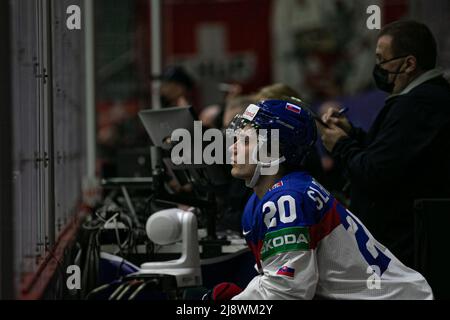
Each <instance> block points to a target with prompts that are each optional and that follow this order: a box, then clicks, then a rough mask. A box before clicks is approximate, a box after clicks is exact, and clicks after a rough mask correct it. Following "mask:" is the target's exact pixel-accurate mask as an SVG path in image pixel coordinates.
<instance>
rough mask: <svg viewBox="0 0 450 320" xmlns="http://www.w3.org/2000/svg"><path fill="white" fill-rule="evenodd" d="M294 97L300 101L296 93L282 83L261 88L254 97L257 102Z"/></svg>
mask: <svg viewBox="0 0 450 320" xmlns="http://www.w3.org/2000/svg"><path fill="white" fill-rule="evenodd" d="M286 97H294V98H298V99H300V95H299V94H298V92H297V91H295V90H294V89H292V88H291V87H289V86H288V85H285V84H283V83H275V84H272V85H269V86H266V87H263V88H261V89H260V90H259V91H258V92H257V93H256V95H255V98H256V100H257V101H261V100H268V99H283V98H286Z"/></svg>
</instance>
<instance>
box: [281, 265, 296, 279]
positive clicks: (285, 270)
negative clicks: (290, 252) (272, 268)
mask: <svg viewBox="0 0 450 320" xmlns="http://www.w3.org/2000/svg"><path fill="white" fill-rule="evenodd" d="M277 274H279V275H282V276H287V277H291V278H293V277H294V274H295V269H293V268H289V267H287V266H284V267H281V268H280V269H278V271H277Z"/></svg>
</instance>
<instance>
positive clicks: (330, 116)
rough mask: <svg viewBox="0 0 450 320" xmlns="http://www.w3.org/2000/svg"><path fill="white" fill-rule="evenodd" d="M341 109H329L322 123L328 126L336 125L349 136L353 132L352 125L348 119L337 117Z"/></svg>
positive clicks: (341, 116)
mask: <svg viewBox="0 0 450 320" xmlns="http://www.w3.org/2000/svg"><path fill="white" fill-rule="evenodd" d="M338 111H339V109H338V108H335V107H331V108H329V109H328V110H327V111H326V112H325V113H324V114H323V116H322V121H323V122H325V123H326V124H328V125H329V126H331V125H335V126H337V127H339V128H341V129H342V130H344V131H345V133H347V134H349V133H350V131H351V130H352V125H351V124H350V122H349V121H348V119H347V118H346V117H345V116H343V115H340V116H337V113H338Z"/></svg>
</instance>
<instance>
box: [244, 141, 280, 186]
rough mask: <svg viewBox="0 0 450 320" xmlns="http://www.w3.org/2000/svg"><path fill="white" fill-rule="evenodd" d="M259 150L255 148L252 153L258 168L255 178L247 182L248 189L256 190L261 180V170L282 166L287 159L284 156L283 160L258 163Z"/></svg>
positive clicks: (254, 174)
mask: <svg viewBox="0 0 450 320" xmlns="http://www.w3.org/2000/svg"><path fill="white" fill-rule="evenodd" d="M258 149H259V148H255V149H253V152H252V158H253V160H254V161H256V168H255V171H254V172H253V176H252V178H251V179H250V181H248V182H246V183H245V185H246V186H247V187H248V188H254V187H255V186H256V184H257V183H258V180H259V178H260V177H261V169H262V168H271V167H274V166H279V165H280V164H282V163H283V162H285V161H286V158H285V157H284V156H283V157H281V158H278V159H276V160H273V161H270V162H261V161H258V159H257V152H258Z"/></svg>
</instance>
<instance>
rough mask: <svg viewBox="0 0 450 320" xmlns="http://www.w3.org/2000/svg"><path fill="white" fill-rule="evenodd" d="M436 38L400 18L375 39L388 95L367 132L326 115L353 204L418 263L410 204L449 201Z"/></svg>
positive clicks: (449, 127) (447, 130)
mask: <svg viewBox="0 0 450 320" xmlns="http://www.w3.org/2000/svg"><path fill="white" fill-rule="evenodd" d="M436 51H437V49H436V41H435V39H434V37H433V35H432V34H431V32H430V30H429V29H428V28H427V26H425V25H424V24H421V23H418V22H414V21H398V22H394V23H392V24H389V25H386V26H385V27H384V28H383V29H382V30H381V32H380V34H379V37H378V43H377V49H376V57H377V64H376V65H375V68H374V71H373V76H374V78H375V82H376V84H377V86H378V87H379V88H380V89H381V90H384V91H386V92H389V93H390V94H391V95H390V96H389V97H388V98H387V99H386V102H385V106H384V108H383V109H382V110H381V111H380V113H379V115H378V117H377V118H376V120H375V122H374V124H373V125H372V127H371V129H370V130H369V132H368V133H367V134H366V133H365V132H363V131H362V130H361V129H358V128H355V127H353V125H352V124H351V123H350V122H349V121H348V120H347V119H346V118H345V117H336V116H334V115H333V113H334V111H335V110H336V109H334V108H331V109H329V111H328V112H327V113H326V114H325V116H324V117H323V120H324V121H326V122H327V123H328V125H329V126H330V128H324V127H321V126H320V125H319V127H320V128H321V133H322V140H323V143H324V146H325V147H326V148H327V150H328V151H330V152H332V155H333V158H334V159H335V160H337V161H339V163H340V164H341V165H342V166H343V167H344V170H345V173H346V174H347V176H348V178H349V179H350V181H351V183H352V190H351V206H350V207H351V209H352V211H354V212H355V214H357V215H358V216H359V217H360V218H361V219H362V220H363V222H364V224H365V225H366V226H367V227H368V228H369V229H370V230H371V231H372V232H373V233H374V236H375V237H376V238H377V239H379V240H380V242H381V243H382V244H384V245H386V246H388V247H389V249H390V250H391V251H392V252H393V253H394V254H395V255H396V256H397V257H398V258H400V260H402V262H403V263H405V264H406V265H409V266H412V264H413V243H414V237H413V236H414V234H413V232H414V217H413V210H414V208H413V205H414V200H415V199H420V198H449V196H450V190H449V181H450V140H449V139H448V137H449V136H450V108H449V106H450V86H449V84H448V83H447V82H446V81H445V79H444V78H443V76H442V72H441V71H440V70H438V69H436V58H437V52H436Z"/></svg>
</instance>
